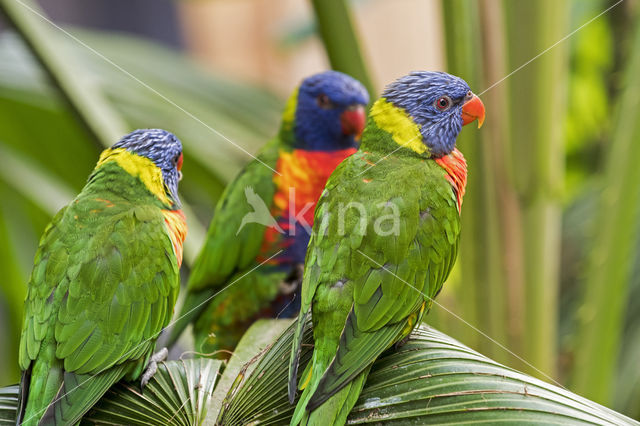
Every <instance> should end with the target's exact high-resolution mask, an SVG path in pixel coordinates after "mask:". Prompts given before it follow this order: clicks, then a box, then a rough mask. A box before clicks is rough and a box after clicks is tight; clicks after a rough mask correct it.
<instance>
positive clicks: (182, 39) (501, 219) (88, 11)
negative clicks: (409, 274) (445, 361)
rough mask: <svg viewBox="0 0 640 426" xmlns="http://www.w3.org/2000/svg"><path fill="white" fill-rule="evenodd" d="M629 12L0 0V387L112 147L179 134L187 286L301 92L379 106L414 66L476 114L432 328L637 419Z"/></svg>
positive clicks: (636, 146) (638, 288) (491, 5)
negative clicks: (235, 187)
mask: <svg viewBox="0 0 640 426" xmlns="http://www.w3.org/2000/svg"><path fill="white" fill-rule="evenodd" d="M638 3H639V2H638V1H637V0H616V1H613V0H559V1H558V0H540V1H536V2H532V1H529V0H394V1H390V0H352V1H347V0H325V1H321V0H314V1H308V0H174V1H169V0H134V1H131V0H117V1H115V0H100V1H98V0H94V1H92V2H91V4H90V6H87V3H86V2H84V1H82V0H49V1H46V2H44V1H43V2H42V4H38V3H36V2H33V1H29V0H0V12H1V13H0V159H2V161H1V165H0V200H1V201H0V271H2V277H1V278H0V333H1V334H0V335H1V336H2V340H1V342H0V360H1V361H2V367H3V368H1V369H0V386H3V385H7V384H10V383H14V382H17V381H18V378H19V371H18V366H17V344H18V341H19V330H20V327H21V316H22V303H23V299H24V295H25V290H26V283H27V280H28V276H29V272H30V270H31V265H32V262H33V256H34V253H35V249H36V247H37V243H38V238H39V236H40V234H41V233H42V231H43V230H44V227H45V226H46V224H47V223H48V221H49V220H50V218H51V217H52V215H53V214H54V213H55V212H56V211H57V210H58V209H59V208H61V207H62V206H63V205H65V204H66V203H68V202H69V201H70V200H71V199H72V198H73V196H75V194H76V193H78V192H79V191H80V189H81V188H82V186H83V184H84V182H85V180H86V178H87V176H88V174H89V173H90V171H91V169H92V168H93V166H94V165H95V162H96V159H97V157H98V154H99V152H100V151H101V150H102V149H103V148H104V147H105V146H108V145H110V144H112V143H113V142H115V141H116V140H117V138H118V137H119V136H121V135H122V134H124V133H126V132H128V131H130V130H132V129H135V128H138V127H162V128H165V129H167V130H170V131H172V132H174V133H176V134H177V135H178V136H179V137H180V138H181V140H182V141H183V143H184V146H185V157H186V158H185V168H184V171H185V178H184V179H183V181H182V182H181V193H182V197H183V200H184V201H185V206H186V210H188V211H187V213H188V216H189V221H190V223H189V226H190V230H189V235H188V237H187V242H186V246H185V260H186V262H185V263H186V265H185V268H183V273H184V274H185V275H186V274H188V266H189V264H190V262H191V261H192V260H193V259H194V256H195V255H196V254H197V251H198V249H199V248H200V244H201V242H202V238H203V236H204V232H205V230H206V227H207V225H208V223H209V220H210V219H211V215H212V212H213V207H214V205H215V202H216V200H217V198H218V197H219V195H220V193H221V191H222V189H223V188H224V186H225V184H226V183H227V182H228V181H229V180H230V179H232V178H233V176H234V175H235V174H236V173H237V172H238V170H239V169H240V168H241V167H242V166H243V165H244V164H245V163H246V162H247V161H249V160H250V159H251V157H250V156H249V155H248V153H254V152H256V151H257V150H258V149H259V148H260V146H261V145H262V144H263V143H264V142H266V141H267V140H268V138H269V137H270V136H272V135H274V134H275V132H276V130H277V126H278V121H279V115H280V110H281V108H282V106H283V100H284V99H285V98H286V96H287V95H288V93H289V92H290V91H291V90H292V89H293V88H294V87H295V86H296V85H297V83H298V82H299V81H300V79H301V78H303V77H305V76H307V75H309V74H312V73H314V72H317V71H321V70H324V69H327V68H330V67H333V68H336V69H339V70H341V71H344V72H347V73H350V74H352V75H353V76H355V77H357V78H359V79H361V80H362V81H363V83H365V84H366V85H367V87H368V88H369V89H370V90H371V91H372V95H373V97H374V98H375V97H376V96H377V94H378V93H379V91H380V90H381V89H382V87H383V86H384V85H385V84H386V83H388V82H390V81H391V80H393V79H394V78H396V77H399V76H401V75H403V74H406V73H407V72H409V71H411V70H415V69H427V70H445V71H448V72H450V73H453V74H456V75H459V76H461V77H462V78H464V79H465V80H466V81H467V82H468V83H469V84H470V86H471V88H472V89H473V90H474V92H475V93H476V94H478V95H479V96H480V97H481V98H482V99H483V101H484V103H485V106H486V110H487V121H486V123H485V126H484V127H483V128H482V130H480V131H475V130H469V129H465V130H464V131H463V132H462V135H461V137H460V138H459V144H458V145H459V148H460V149H461V150H462V151H463V153H464V154H465V156H466V158H467V161H468V163H469V184H468V187H467V195H466V196H465V202H464V206H463V215H462V220H463V237H462V242H461V249H460V255H459V258H458V261H457V264H456V267H455V269H454V272H453V274H452V276H451V278H450V279H449V280H448V282H447V283H446V285H445V289H444V291H443V292H442V294H441V295H440V296H439V298H438V300H437V302H439V303H440V304H441V305H442V306H434V309H433V311H432V312H431V313H430V314H429V316H428V317H427V322H428V323H430V324H431V325H433V326H435V327H436V328H438V329H440V330H442V331H444V332H445V333H448V334H449V335H451V336H452V337H454V338H456V339H458V340H460V341H462V342H463V343H465V344H467V345H469V346H471V347H473V348H475V349H477V350H478V351H480V352H482V353H483V354H485V355H487V356H490V357H492V358H494V359H496V360H498V361H500V362H502V363H504V364H506V365H508V366H511V367H513V368H516V369H519V370H522V371H524V372H527V373H529V374H533V375H535V376H538V377H540V378H541V379H543V380H546V381H550V380H552V379H553V380H556V381H558V382H560V383H561V384H563V385H564V386H566V387H567V388H568V389H570V390H572V391H574V392H577V393H579V394H581V395H583V396H586V397H588V398H591V399H593V400H595V401H597V402H600V403H602V404H605V405H607V406H609V407H611V408H614V409H616V410H618V411H621V412H623V413H625V414H627V415H629V416H632V417H634V418H636V419H640V367H639V366H640V361H639V360H640V257H639V256H638V250H639V249H640V241H639V238H638V224H639V223H640V210H639V209H638V207H639V206H640V167H639V166H638V162H639V161H640V79H638V78H637V76H638V75H640V27H638V25H637V22H638V12H639V10H638V8H639V4H638ZM45 18H46V19H45ZM49 20H50V21H49ZM229 140H230V141H232V142H233V143H231V142H230V141H229ZM247 152H248V153H247Z"/></svg>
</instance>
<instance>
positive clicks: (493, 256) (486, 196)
mask: <svg viewBox="0 0 640 426" xmlns="http://www.w3.org/2000/svg"><path fill="white" fill-rule="evenodd" d="M442 7H443V12H444V21H445V31H446V37H445V40H446V48H447V63H448V70H449V71H450V72H451V73H453V74H456V75H459V76H460V77H462V78H464V79H465V80H466V81H467V83H469V85H470V87H471V88H472V90H475V91H476V93H479V91H480V90H482V88H483V87H484V86H485V84H486V83H484V78H483V74H484V73H485V72H486V71H492V70H491V69H490V67H489V65H486V64H485V63H484V61H483V55H482V52H483V49H484V46H483V40H482V39H481V38H479V37H478V34H481V33H482V34H484V32H485V31H486V29H484V28H482V30H481V27H480V19H479V15H480V13H479V8H478V3H477V2H475V1H470V0H453V1H451V0H445V1H443V2H442ZM492 95H493V96H492V97H491V98H490V101H491V102H487V99H486V98H485V103H486V105H487V107H488V115H487V117H488V122H487V123H486V127H485V128H483V129H482V130H480V131H477V130H475V129H468V130H467V129H465V130H464V131H463V132H462V133H461V135H460V137H459V138H458V142H457V144H458V146H459V147H460V149H461V150H462V151H463V152H464V155H465V157H466V159H467V162H468V164H469V180H468V186H467V192H466V195H465V203H464V206H463V212H462V228H463V231H462V239H461V246H460V262H461V275H462V283H461V285H460V286H459V288H458V291H457V293H456V299H457V301H458V303H459V305H460V312H459V314H460V315H461V316H462V317H463V318H465V319H467V318H468V320H469V321H470V322H471V323H472V324H474V325H475V326H477V327H478V328H479V329H480V330H481V331H482V332H484V333H487V334H488V335H489V336H490V337H491V338H492V339H494V340H497V341H498V342H500V343H501V344H504V345H508V342H507V324H509V321H508V318H507V299H506V295H507V292H506V291H505V288H506V285H507V284H506V279H505V273H504V265H503V255H502V254H503V248H502V245H503V244H502V238H501V224H500V220H499V219H500V214H499V210H500V209H499V207H500V206H499V200H498V193H497V188H498V187H497V183H498V182H497V178H498V174H497V172H498V171H499V168H498V166H497V165H496V157H497V156H496V154H494V153H492V151H493V150H500V149H502V148H501V147H500V146H498V145H499V143H497V142H498V141H492V140H493V139H494V138H497V137H498V135H499V134H500V133H501V132H502V131H503V126H504V124H503V123H502V122H501V116H500V114H498V113H497V111H494V110H493V109H492V108H494V106H493V105H500V100H501V99H502V98H504V93H503V92H494V93H492ZM503 103H504V102H503ZM461 331H462V330H461ZM469 333H471V334H473V335H474V336H475V339H474V340H469V338H468V337H467V338H465V337H464V336H468V335H469ZM457 335H459V336H460V338H461V339H462V340H464V341H469V342H471V343H472V342H474V341H475V342H477V343H475V344H474V346H475V347H476V348H478V349H479V350H482V351H483V352H485V353H489V354H492V355H493V356H494V357H496V358H498V359H500V360H501V361H503V362H504V361H507V360H509V361H513V360H512V359H511V358H509V356H508V354H506V353H505V352H504V351H503V350H502V349H500V348H499V347H498V346H497V345H495V344H494V343H493V342H491V341H490V340H488V339H486V338H484V337H481V336H479V335H478V334H477V333H476V332H475V331H472V330H467V331H466V332H462V333H460V334H457ZM471 343H470V344H471Z"/></svg>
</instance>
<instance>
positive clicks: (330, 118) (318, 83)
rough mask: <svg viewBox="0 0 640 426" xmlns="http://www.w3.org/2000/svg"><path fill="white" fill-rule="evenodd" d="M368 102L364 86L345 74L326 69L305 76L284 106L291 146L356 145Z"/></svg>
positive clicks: (326, 148) (330, 147) (329, 148)
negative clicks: (289, 123) (291, 137)
mask: <svg viewBox="0 0 640 426" xmlns="http://www.w3.org/2000/svg"><path fill="white" fill-rule="evenodd" d="M368 102H369V94H368V93H367V90H366V89H365V88H364V86H363V85H362V84H361V83H360V82H359V81H358V80H356V79H354V78H352V77H349V76H348V75H346V74H343V73H341V72H337V71H326V72H321V73H318V74H314V75H312V76H311V77H307V78H306V79H304V80H303V81H302V83H301V84H300V87H299V88H298V90H297V94H295V93H294V95H293V96H292V101H290V104H289V106H288V109H289V110H290V111H289V114H290V115H293V117H291V118H293V120H292V122H293V123H294V124H293V136H294V138H293V146H294V148H298V149H304V150H309V151H336V150H341V149H347V148H354V147H356V146H357V143H358V140H359V139H360V135H361V134H362V130H363V129H364V125H365V117H366V116H365V107H366V105H367V103H368ZM294 108H295V112H294V111H292V110H293V109H294ZM291 112H293V114H291ZM286 116H287V111H286V110H285V119H286ZM283 121H284V120H283Z"/></svg>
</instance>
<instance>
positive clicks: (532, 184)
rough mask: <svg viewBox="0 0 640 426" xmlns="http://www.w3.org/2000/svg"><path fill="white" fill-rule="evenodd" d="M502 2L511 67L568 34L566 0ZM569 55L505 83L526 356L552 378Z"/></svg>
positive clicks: (554, 54) (530, 67)
mask: <svg viewBox="0 0 640 426" xmlns="http://www.w3.org/2000/svg"><path fill="white" fill-rule="evenodd" d="M504 4H505V7H506V11H507V22H508V23H509V28H508V34H509V37H508V44H509V59H510V64H509V65H510V68H511V69H514V70H515V69H517V68H518V67H520V66H521V65H523V64H525V63H526V62H528V61H530V60H531V59H532V58H535V57H536V55H538V54H540V52H543V51H544V50H545V49H547V48H548V47H549V46H551V45H553V44H554V43H556V42H557V41H558V40H560V39H561V38H562V37H563V36H565V35H566V34H567V32H568V31H569V30H568V3H566V2H557V1H555V0H541V1H537V2H527V1H517V2H509V1H507V2H505V3H504ZM566 51H567V44H566V43H563V44H559V45H557V46H555V47H554V48H553V49H552V50H549V51H548V52H546V53H545V54H543V55H541V56H539V57H537V58H536V59H535V60H534V61H532V62H530V63H529V64H527V65H526V66H525V67H523V68H521V69H520V70H519V71H518V72H517V73H515V74H513V75H512V76H510V77H509V79H508V80H507V82H508V84H509V85H510V93H511V104H510V110H511V111H514V112H517V113H514V114H512V116H511V124H512V127H511V129H512V132H511V144H512V146H511V151H512V154H513V155H512V159H511V164H513V165H514V168H515V170H517V173H514V174H513V178H514V182H515V184H516V188H517V192H518V196H519V203H520V209H521V215H522V232H523V234H522V237H523V242H524V245H523V250H524V252H523V253H524V259H525V260H526V262H523V265H524V278H525V292H524V297H525V300H524V302H523V306H525V328H524V336H525V337H526V340H525V342H524V343H525V352H524V354H523V355H524V358H525V359H526V360H527V361H529V362H531V363H532V364H533V365H535V366H536V367H537V368H539V369H541V370H543V371H544V372H546V373H550V374H553V372H554V370H555V359H556V346H557V343H556V339H557V305H558V303H557V298H558V291H559V258H560V226H561V204H560V198H561V191H562V182H563V174H564V141H563V139H562V130H563V129H562V123H563V122H564V120H563V117H564V116H565V113H566V107H565V104H566V102H565V100H566V96H565V88H566V84H565V82H566V80H567V74H568V67H567V64H566V61H567V53H566ZM503 84H504V83H503ZM530 372H531V373H534V371H530ZM534 374H535V373H534Z"/></svg>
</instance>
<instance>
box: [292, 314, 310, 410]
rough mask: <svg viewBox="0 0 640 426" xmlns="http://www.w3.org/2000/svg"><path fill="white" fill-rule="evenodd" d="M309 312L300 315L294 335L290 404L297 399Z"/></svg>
mask: <svg viewBox="0 0 640 426" xmlns="http://www.w3.org/2000/svg"><path fill="white" fill-rule="evenodd" d="M308 315H309V310H307V312H305V313H302V312H301V313H300V314H299V315H298V324H297V326H296V332H295V334H294V335H293V345H291V358H289V387H288V390H289V402H290V403H291V404H293V403H294V401H295V399H296V390H297V383H298V363H299V361H300V352H301V350H302V336H303V335H304V330H305V324H306V323H307V316H308Z"/></svg>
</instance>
